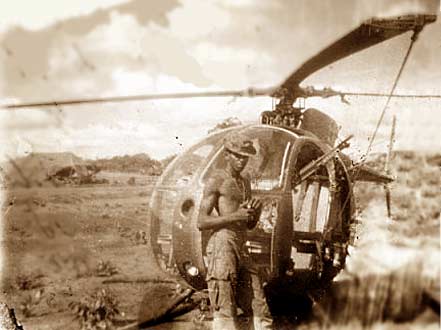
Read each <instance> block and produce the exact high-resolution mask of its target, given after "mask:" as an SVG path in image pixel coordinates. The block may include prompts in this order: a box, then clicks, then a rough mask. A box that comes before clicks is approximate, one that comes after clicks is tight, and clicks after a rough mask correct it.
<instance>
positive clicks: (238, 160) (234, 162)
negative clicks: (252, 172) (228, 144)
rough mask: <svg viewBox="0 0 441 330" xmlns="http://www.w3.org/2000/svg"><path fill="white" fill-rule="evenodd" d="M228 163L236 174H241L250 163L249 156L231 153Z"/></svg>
mask: <svg viewBox="0 0 441 330" xmlns="http://www.w3.org/2000/svg"><path fill="white" fill-rule="evenodd" d="M227 159H228V162H229V163H230V166H231V168H232V169H233V170H234V171H236V172H239V173H240V172H241V171H242V170H243V169H244V168H245V166H246V165H247V163H248V156H243V155H239V154H236V153H233V152H229V153H228V156H227Z"/></svg>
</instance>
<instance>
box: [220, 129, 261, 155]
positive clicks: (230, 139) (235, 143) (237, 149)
mask: <svg viewBox="0 0 441 330" xmlns="http://www.w3.org/2000/svg"><path fill="white" fill-rule="evenodd" d="M224 147H225V149H227V150H228V151H230V152H233V153H235V154H239V155H241V156H247V157H249V156H254V155H255V154H256V149H255V148H254V146H253V141H251V140H250V139H248V138H247V137H245V136H243V135H240V134H237V133H235V134H230V135H228V136H227V137H225V139H224Z"/></svg>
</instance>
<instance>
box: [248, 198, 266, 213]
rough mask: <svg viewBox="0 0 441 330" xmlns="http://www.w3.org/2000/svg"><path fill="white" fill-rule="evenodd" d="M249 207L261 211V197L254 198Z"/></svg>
mask: <svg viewBox="0 0 441 330" xmlns="http://www.w3.org/2000/svg"><path fill="white" fill-rule="evenodd" d="M247 207H248V208H250V209H254V210H255V211H257V212H258V211H260V210H261V209H262V202H261V201H260V200H259V199H256V198H252V199H251V200H250V201H249V202H248V205H247Z"/></svg>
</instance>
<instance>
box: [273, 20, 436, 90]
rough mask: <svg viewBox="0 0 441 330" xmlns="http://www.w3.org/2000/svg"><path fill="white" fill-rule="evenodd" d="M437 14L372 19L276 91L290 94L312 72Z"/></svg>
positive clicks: (328, 48) (291, 76) (343, 38)
mask: <svg viewBox="0 0 441 330" xmlns="http://www.w3.org/2000/svg"><path fill="white" fill-rule="evenodd" d="M435 20H436V15H406V16H399V17H396V18H384V19H370V20H368V21H366V22H364V23H363V24H361V25H360V26H359V27H358V28H356V29H355V30H353V31H352V32H350V33H348V34H347V35H345V36H344V37H342V38H340V39H339V40H337V41H336V42H334V43H333V44H331V45H330V46H328V47H327V48H325V49H324V50H322V51H321V52H320V53H318V54H317V55H315V56H314V57H312V58H311V59H309V60H308V61H306V62H305V63H303V64H302V65H301V66H300V67H299V68H298V69H297V70H295V71H294V72H293V73H292V74H291V75H290V76H289V77H288V79H286V80H285V81H284V82H283V83H282V84H281V85H280V87H279V90H278V91H277V92H276V94H275V96H276V95H277V94H282V95H281V96H290V94H293V93H294V96H295V93H296V90H297V89H298V88H299V84H300V83H301V82H302V81H303V80H304V79H306V78H307V77H308V76H309V75H311V74H312V73H314V72H316V71H318V70H319V69H321V68H323V67H325V66H327V65H329V64H331V63H333V62H335V61H337V60H340V59H342V58H344V57H346V56H349V55H351V54H354V53H356V52H359V51H360V50H363V49H366V48H369V47H371V46H373V45H376V44H379V43H381V42H383V41H385V40H388V39H390V38H393V37H395V36H397V35H400V34H403V33H405V32H407V31H412V30H421V29H422V28H423V27H424V25H426V24H429V23H433V22H434V21H435Z"/></svg>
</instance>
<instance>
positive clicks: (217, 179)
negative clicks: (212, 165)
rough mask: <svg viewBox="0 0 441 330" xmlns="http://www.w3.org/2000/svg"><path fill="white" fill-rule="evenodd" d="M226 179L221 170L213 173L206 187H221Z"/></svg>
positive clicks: (224, 173)
mask: <svg viewBox="0 0 441 330" xmlns="http://www.w3.org/2000/svg"><path fill="white" fill-rule="evenodd" d="M226 179H227V174H226V172H225V171H222V170H215V171H213V172H212V173H211V174H210V176H209V177H208V179H207V185H208V186H211V187H216V186H220V185H222V183H223V182H224V181H225V180H226Z"/></svg>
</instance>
